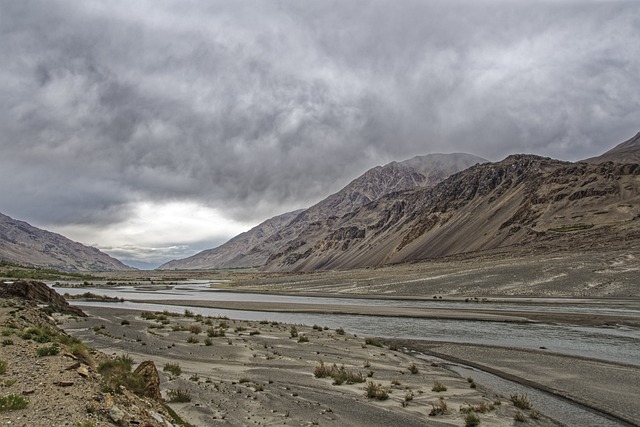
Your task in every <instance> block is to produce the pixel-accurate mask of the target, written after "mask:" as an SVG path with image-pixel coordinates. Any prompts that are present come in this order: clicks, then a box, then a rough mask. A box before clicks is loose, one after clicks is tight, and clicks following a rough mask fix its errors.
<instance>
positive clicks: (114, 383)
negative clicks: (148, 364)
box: [98, 355, 146, 396]
mask: <svg viewBox="0 0 640 427" xmlns="http://www.w3.org/2000/svg"><path fill="white" fill-rule="evenodd" d="M132 366H133V359H132V358H131V356H129V355H122V356H118V357H116V358H115V359H110V360H105V361H104V362H102V363H100V365H98V372H99V373H100V374H102V376H103V379H102V381H103V391H105V392H113V393H118V392H119V391H120V387H125V388H127V389H128V390H130V391H132V392H133V393H135V394H137V395H138V396H142V395H143V394H144V392H145V386H146V384H145V380H144V378H143V377H141V376H139V375H134V374H133V373H132V372H131V368H132Z"/></svg>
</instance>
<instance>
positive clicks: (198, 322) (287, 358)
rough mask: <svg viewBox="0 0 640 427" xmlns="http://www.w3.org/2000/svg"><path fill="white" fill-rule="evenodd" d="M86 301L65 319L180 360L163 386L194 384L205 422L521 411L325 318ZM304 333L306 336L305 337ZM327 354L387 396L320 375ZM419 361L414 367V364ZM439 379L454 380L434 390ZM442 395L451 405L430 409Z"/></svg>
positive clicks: (498, 418) (116, 347) (339, 421)
mask: <svg viewBox="0 0 640 427" xmlns="http://www.w3.org/2000/svg"><path fill="white" fill-rule="evenodd" d="M86 311H87V312H88V313H89V314H90V317H89V318H88V319H75V320H70V321H68V322H67V323H66V324H65V325H64V328H65V329H66V330H67V331H68V332H69V333H71V334H73V335H75V336H78V337H80V338H81V339H83V340H84V341H85V342H87V343H88V344H90V345H92V346H94V347H96V348H98V349H100V350H102V351H104V352H106V353H117V354H122V353H127V354H129V355H131V356H133V357H134V359H135V360H136V362H141V361H143V360H153V361H155V363H156V365H157V366H158V368H159V370H160V371H162V369H163V367H164V366H166V365H167V364H169V363H179V364H180V366H181V368H182V374H181V375H179V376H177V377H176V376H173V375H169V374H168V373H166V372H163V373H162V375H161V376H162V389H163V391H164V393H165V394H166V393H167V391H168V390H176V389H183V390H188V392H189V394H190V395H191V399H192V400H191V402H188V403H175V404H172V406H173V407H174V409H175V410H176V411H177V412H178V413H179V414H181V415H182V416H183V417H184V418H185V419H187V420H188V421H189V422H191V423H192V424H194V425H197V426H211V425H218V424H220V425H266V426H269V425H270V426H280V425H334V426H343V425H349V426H365V425H366V426H374V425H380V426H383V425H384V426H393V425H402V426H413V425H415V426H418V425H434V426H438V425H443V426H444V425H450V426H455V425H457V426H462V425H464V424H465V421H464V418H465V414H464V413H463V412H462V411H460V408H461V407H462V408H464V407H467V406H468V405H480V404H481V403H484V404H485V405H486V406H491V405H494V409H493V410H492V411H488V412H486V413H481V414H478V415H479V417H480V419H481V420H482V423H483V424H484V425H493V426H510V425H513V423H514V415H515V414H516V413H517V411H518V410H517V409H516V408H514V407H513V405H512V404H511V402H510V401H509V399H508V398H504V397H502V398H498V397H497V396H496V395H494V394H493V393H492V392H490V391H488V390H486V389H484V388H483V387H482V385H481V384H480V385H478V387H477V388H472V387H471V385H470V383H469V382H468V381H467V379H466V378H461V377H460V376H458V375H457V374H455V373H453V372H451V371H449V370H447V369H445V368H444V367H442V366H432V363H431V362H429V361H427V360H420V359H417V358H415V357H413V356H412V355H411V354H407V353H404V352H402V351H399V350H393V349H390V348H389V347H378V346H376V345H373V344H368V345H367V344H365V338H364V337H356V336H353V335H350V334H348V333H346V334H344V335H342V334H339V333H338V332H337V331H336V330H329V329H324V328H322V325H319V326H318V327H317V328H315V329H314V328H311V327H309V326H296V328H297V330H298V337H292V336H291V326H290V325H285V324H277V323H266V322H246V321H233V320H228V319H211V318H206V317H204V318H201V317H184V316H182V317H167V318H166V319H167V320H165V323H167V321H168V323H167V324H165V325H162V324H161V323H160V321H158V319H155V320H153V319H143V318H142V317H141V316H140V314H141V313H140V312H135V311H127V310H118V309H111V308H109V309H105V308H90V309H87V310H86ZM127 322H128V324H127ZM224 326H226V328H224V330H225V334H224V336H215V337H211V338H209V339H210V342H206V343H205V340H206V339H207V338H208V336H207V330H208V329H209V328H212V329H213V330H215V331H218V332H217V333H218V334H219V331H220V330H221V329H223V328H222V327H224ZM198 328H199V329H200V330H199V331H198ZM181 329H182V330H181ZM189 329H191V331H190V330H189ZM194 332H198V333H194ZM212 335H213V333H212ZM300 336H306V337H307V338H308V342H299V340H300V338H299V337H300ZM196 340H197V342H195V341H196ZM188 341H191V342H188ZM206 344H210V345H206ZM320 361H322V362H324V364H325V365H326V366H332V365H333V364H336V365H337V366H338V367H340V366H342V365H344V367H345V369H347V370H350V371H352V372H354V373H362V375H363V376H364V378H365V379H366V380H367V381H373V382H375V383H378V384H380V385H381V388H382V389H384V390H386V391H387V392H388V393H389V394H388V398H387V399H386V400H376V399H369V398H367V397H366V396H365V391H366V387H367V382H364V383H356V384H343V385H333V384H332V383H333V381H332V380H331V379H328V378H316V377H315V376H314V370H315V369H316V367H317V366H318V364H319V362H320ZM413 364H415V365H416V367H417V371H418V372H417V373H415V374H412V373H411V372H410V371H409V367H410V366H411V365H413ZM436 365H437V364H436ZM436 381H439V382H441V383H442V384H443V385H444V386H445V387H446V388H447V390H446V391H442V392H436V391H432V387H433V385H434V383H435V382H436ZM440 398H442V399H443V400H444V402H445V403H446V407H447V411H446V412H447V413H445V414H441V415H437V416H430V415H429V413H430V412H431V411H432V409H433V405H439V404H440V403H439V402H441V399H440ZM498 400H499V401H500V404H499V405H495V403H494V402H496V401H498ZM432 403H433V405H432ZM522 412H523V413H524V416H525V417H526V418H527V423H528V425H554V423H553V422H552V421H551V420H549V419H546V418H545V417H544V416H542V417H539V418H538V416H539V415H538V414H537V413H536V412H535V411H533V412H532V411H522ZM531 415H533V418H532V417H531ZM534 418H537V419H534Z"/></svg>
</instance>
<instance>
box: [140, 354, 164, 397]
mask: <svg viewBox="0 0 640 427" xmlns="http://www.w3.org/2000/svg"><path fill="white" fill-rule="evenodd" d="M133 375H137V376H139V377H142V378H144V384H145V385H144V397H149V398H151V399H153V400H156V401H158V402H162V394H161V393H160V376H159V375H158V369H156V364H155V363H154V362H153V361H152V360H146V361H144V362H142V363H141V364H140V365H138V367H137V368H136V370H135V371H133Z"/></svg>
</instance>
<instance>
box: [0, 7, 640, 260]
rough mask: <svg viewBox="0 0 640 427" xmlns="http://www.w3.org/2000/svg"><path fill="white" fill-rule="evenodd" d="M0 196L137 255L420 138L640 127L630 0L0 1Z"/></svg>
mask: <svg viewBox="0 0 640 427" xmlns="http://www.w3.org/2000/svg"><path fill="white" fill-rule="evenodd" d="M0 58H1V60H0V148H1V151H0V212H2V213H4V214H7V215H10V216H12V217H14V218H17V219H22V220H25V221H28V222H30V223H32V224H33V225H36V226H38V227H42V228H46V229H49V230H53V231H57V232H60V233H62V234H65V235H66V236H68V237H70V238H72V239H74V240H78V241H81V242H83V243H85V244H90V245H95V246H98V247H99V248H101V249H103V250H105V251H106V252H108V253H109V254H111V255H114V256H116V257H118V258H120V259H124V260H127V261H129V262H132V261H144V262H149V263H151V264H153V265H157V264H158V263H160V262H163V261H166V260H169V259H172V258H177V257H184V256H187V255H191V254H193V253H195V252H197V251H198V250H201V249H205V248H210V247H214V246H217V245H219V244H221V243H223V242H224V241H226V240H227V239H228V238H230V237H232V236H234V235H236V234H237V233H239V232H241V231H244V230H246V229H248V228H250V227H251V226H253V225H255V224H257V223H259V222H261V221H262V220H264V219H266V218H269V217H271V216H274V215H276V214H279V213H283V212H286V211H290V210H293V209H297V208H301V207H306V206H309V205H311V204H313V203H315V202H317V201H318V200H320V199H322V198H324V197H325V196H327V195H328V194H330V193H332V192H335V191H336V190H338V189H340V188H341V187H343V186H344V185H345V184H347V183H348V182H349V181H350V180H352V179H353V178H355V177H357V176H358V175H360V174H361V173H362V172H364V171H365V170H367V169H369V168H371V167H373V166H375V165H379V164H385V163H387V162H389V161H391V160H403V159H406V158H410V157H412V156H415V155H423V154H428V153H433V152H468V153H472V154H475V155H478V156H482V157H485V158H488V159H490V160H501V159H502V158H504V157H506V156H507V155H508V154H511V153H521V152H527V153H534V154H540V155H544V156H550V157H554V158H559V159H564V160H578V159H582V158H586V157H590V156H594V155H598V154H600V153H602V152H604V151H606V150H608V149H609V148H611V147H612V146H613V145H615V144H617V143H619V142H621V141H623V140H625V139H628V138H630V137H631V136H633V135H634V134H635V133H637V132H638V131H640V1H637V0H629V1H615V0H600V1H589V0H574V1H570V0H566V1H565V0H544V1H543V0H540V1H521V0H420V1H418V0H416V1H412V0H402V1H390V0H385V1H364V0H362V1H361V0H335V1H334V0H304V1H301V0H272V1H268V0H261V1H251V0H247V1H237V0H228V1H213V0H191V1H188V0H180V1H162V0H149V1H143V0H136V1H131V0H121V1H117V0H115V1H108V2H107V1H104V0H73V1H58V0H42V1H31V0H19V1H14V0H0Z"/></svg>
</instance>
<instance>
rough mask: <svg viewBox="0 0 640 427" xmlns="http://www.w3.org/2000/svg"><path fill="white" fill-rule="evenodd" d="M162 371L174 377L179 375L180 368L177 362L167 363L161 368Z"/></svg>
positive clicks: (180, 372)
mask: <svg viewBox="0 0 640 427" xmlns="http://www.w3.org/2000/svg"><path fill="white" fill-rule="evenodd" d="M162 371H163V372H169V373H170V374H171V375H173V376H175V377H179V376H180V374H182V368H181V367H180V364H179V363H167V364H166V365H164V368H162Z"/></svg>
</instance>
